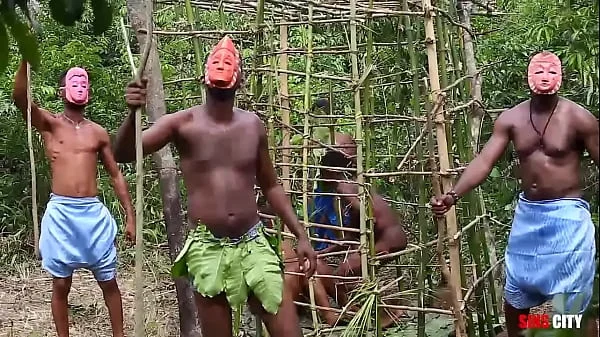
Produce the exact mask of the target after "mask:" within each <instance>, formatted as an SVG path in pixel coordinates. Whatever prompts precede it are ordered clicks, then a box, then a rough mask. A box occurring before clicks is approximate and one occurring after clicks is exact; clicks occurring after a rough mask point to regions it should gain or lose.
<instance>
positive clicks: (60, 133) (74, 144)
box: [43, 126, 100, 155]
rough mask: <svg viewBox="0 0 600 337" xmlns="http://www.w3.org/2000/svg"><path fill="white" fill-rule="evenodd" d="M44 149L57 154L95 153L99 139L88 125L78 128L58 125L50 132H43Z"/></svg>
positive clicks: (98, 147)
mask: <svg viewBox="0 0 600 337" xmlns="http://www.w3.org/2000/svg"><path fill="white" fill-rule="evenodd" d="M43 139H44V144H45V146H46V150H47V151H48V152H50V153H52V154H53V155H58V154H97V153H98V151H99V149H100V141H99V140H98V138H97V137H96V136H95V133H94V131H93V130H92V129H91V127H90V126H84V127H81V128H80V129H75V128H73V127H64V126H59V127H57V128H56V129H55V130H53V132H52V133H45V134H43Z"/></svg>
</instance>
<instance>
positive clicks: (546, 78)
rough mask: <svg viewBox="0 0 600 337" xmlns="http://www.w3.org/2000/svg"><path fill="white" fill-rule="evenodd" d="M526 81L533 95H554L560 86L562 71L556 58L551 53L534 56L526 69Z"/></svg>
mask: <svg viewBox="0 0 600 337" xmlns="http://www.w3.org/2000/svg"><path fill="white" fill-rule="evenodd" d="M527 81H528V83H529V88H530V89H531V91H533V92H534V93H535V94H538V95H553V94H555V93H556V92H557V91H558V89H559V88H560V86H561V84H562V69H561V63H560V59H559V58H558V56H556V55H554V54H553V53H551V52H541V53H539V54H536V55H535V56H534V57H533V58H532V59H531V61H530V62H529V67H527Z"/></svg>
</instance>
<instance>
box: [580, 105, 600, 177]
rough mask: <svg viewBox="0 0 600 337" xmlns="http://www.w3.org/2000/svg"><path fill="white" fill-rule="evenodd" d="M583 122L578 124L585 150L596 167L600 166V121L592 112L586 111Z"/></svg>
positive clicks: (583, 113) (582, 117)
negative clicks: (599, 154)
mask: <svg viewBox="0 0 600 337" xmlns="http://www.w3.org/2000/svg"><path fill="white" fill-rule="evenodd" d="M580 119H581V122H580V123H577V124H578V125H580V126H581V128H582V130H581V134H582V136H583V142H584V144H585V148H586V149H587V151H588V152H589V153H590V156H591V157H592V160H593V161H594V163H595V164H596V166H599V165H600V162H599V159H598V143H599V140H598V137H599V134H598V119H596V117H595V116H594V115H592V113H591V112H589V111H587V110H584V111H583V112H582V116H581V118H580Z"/></svg>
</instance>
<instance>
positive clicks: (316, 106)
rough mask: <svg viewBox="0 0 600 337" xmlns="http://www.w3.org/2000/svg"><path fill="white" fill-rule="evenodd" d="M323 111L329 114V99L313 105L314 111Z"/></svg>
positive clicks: (318, 101) (318, 100)
mask: <svg viewBox="0 0 600 337" xmlns="http://www.w3.org/2000/svg"><path fill="white" fill-rule="evenodd" d="M315 109H323V110H326V111H327V112H329V100H328V99H327V98H319V99H317V100H316V101H315V102H314V103H313V108H312V110H313V111H314V110H315Z"/></svg>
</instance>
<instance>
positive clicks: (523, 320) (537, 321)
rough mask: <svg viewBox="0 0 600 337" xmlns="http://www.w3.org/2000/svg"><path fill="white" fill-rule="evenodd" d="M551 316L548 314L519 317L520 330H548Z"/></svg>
mask: <svg viewBox="0 0 600 337" xmlns="http://www.w3.org/2000/svg"><path fill="white" fill-rule="evenodd" d="M548 328H550V316H549V315H548V314H529V315H519V329H548Z"/></svg>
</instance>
